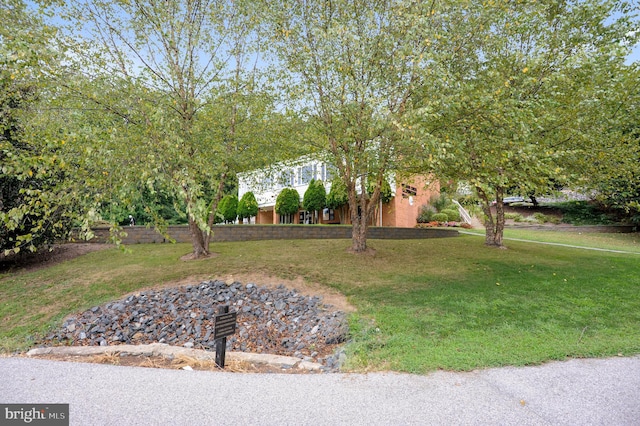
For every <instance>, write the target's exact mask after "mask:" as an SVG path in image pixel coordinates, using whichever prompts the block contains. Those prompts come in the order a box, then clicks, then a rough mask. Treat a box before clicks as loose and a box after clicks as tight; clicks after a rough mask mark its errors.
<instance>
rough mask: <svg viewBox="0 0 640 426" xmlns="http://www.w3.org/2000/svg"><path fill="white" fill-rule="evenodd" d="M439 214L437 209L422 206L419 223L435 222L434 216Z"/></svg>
mask: <svg viewBox="0 0 640 426" xmlns="http://www.w3.org/2000/svg"><path fill="white" fill-rule="evenodd" d="M435 213H437V211H436V209H435V208H434V207H432V206H428V205H425V206H422V208H421V209H420V214H419V215H418V223H429V222H431V221H432V220H433V215H434V214H435Z"/></svg>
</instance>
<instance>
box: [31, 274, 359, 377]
mask: <svg viewBox="0 0 640 426" xmlns="http://www.w3.org/2000/svg"><path fill="white" fill-rule="evenodd" d="M223 305H227V306H229V311H230V312H234V311H235V312H237V328H236V332H235V334H234V335H233V336H230V337H228V338H227V350H232V351H241V352H255V353H269V354H276V355H286V356H294V357H298V358H300V359H304V360H306V361H312V362H318V363H320V364H322V365H323V366H325V369H326V370H335V369H336V368H337V367H339V362H340V359H341V358H343V357H341V356H340V355H339V354H338V349H339V345H340V344H341V343H343V342H344V341H345V339H346V336H347V332H348V326H347V323H346V315H345V313H344V312H341V311H338V310H334V309H333V308H332V307H331V306H329V305H324V304H323V303H322V300H321V298H319V297H317V296H305V295H302V294H299V293H298V292H297V291H296V290H291V289H287V288H286V287H285V286H284V285H279V286H278V287H276V288H268V287H264V286H259V285H256V284H253V283H249V284H247V285H246V286H245V285H243V284H241V283H239V282H234V283H231V284H227V283H225V282H224V281H217V280H216V281H205V282H202V283H200V284H198V285H189V286H183V287H177V288H168V289H160V290H149V291H143V292H140V293H138V294H135V295H131V296H129V297H127V298H125V299H122V300H119V301H116V302H110V303H108V304H106V305H102V306H95V307H93V308H91V309H89V310H88V311H86V312H83V313H81V314H78V315H73V316H71V317H68V318H67V319H66V320H65V322H64V324H63V326H62V328H61V329H60V330H56V331H54V332H53V333H51V334H50V335H49V336H48V337H47V339H46V341H45V342H44V343H45V344H47V345H56V344H64V345H67V344H73V345H82V346H88V345H101V346H111V345H118V344H147V343H154V342H158V343H167V344H169V345H174V346H184V347H187V348H195V349H205V350H215V342H214V340H213V325H214V324H213V322H214V316H215V315H216V314H218V313H219V307H220V306H223Z"/></svg>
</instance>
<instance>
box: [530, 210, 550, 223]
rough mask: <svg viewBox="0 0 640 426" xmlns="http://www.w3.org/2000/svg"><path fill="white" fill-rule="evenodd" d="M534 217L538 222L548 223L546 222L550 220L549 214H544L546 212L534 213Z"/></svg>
mask: <svg viewBox="0 0 640 426" xmlns="http://www.w3.org/2000/svg"><path fill="white" fill-rule="evenodd" d="M533 218H534V219H535V220H536V222H538V223H546V222H548V220H547V215H546V214H544V213H540V212H536V213H534V214H533Z"/></svg>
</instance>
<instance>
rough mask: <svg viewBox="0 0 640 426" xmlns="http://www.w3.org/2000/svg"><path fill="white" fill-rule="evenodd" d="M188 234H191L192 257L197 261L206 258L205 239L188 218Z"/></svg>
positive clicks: (197, 227)
mask: <svg viewBox="0 0 640 426" xmlns="http://www.w3.org/2000/svg"><path fill="white" fill-rule="evenodd" d="M189 232H190V233H191V244H192V245H193V257H194V258H196V259H198V258H201V257H204V256H207V255H208V254H209V250H208V249H207V248H206V239H207V237H206V236H205V232H204V231H203V230H202V229H200V227H199V226H198V224H197V223H196V221H195V220H194V219H193V218H192V217H189Z"/></svg>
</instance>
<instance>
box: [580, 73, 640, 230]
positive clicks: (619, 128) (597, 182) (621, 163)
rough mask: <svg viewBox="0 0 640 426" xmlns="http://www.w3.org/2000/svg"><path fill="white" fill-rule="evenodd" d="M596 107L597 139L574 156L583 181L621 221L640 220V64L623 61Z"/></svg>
mask: <svg viewBox="0 0 640 426" xmlns="http://www.w3.org/2000/svg"><path fill="white" fill-rule="evenodd" d="M612 74H613V75H614V76H615V78H613V79H612V80H610V83H611V85H610V88H609V89H608V90H607V91H606V94H603V95H602V96H601V98H600V99H599V101H598V102H597V103H596V104H595V105H594V106H593V108H594V109H597V114H595V113H594V114H593V116H594V117H597V119H594V120H593V124H592V125H594V126H596V128H597V131H596V132H594V133H596V134H597V135H598V136H599V137H595V138H593V141H592V143H591V144H590V145H589V146H588V147H585V148H586V149H584V150H582V151H583V154H582V155H580V156H578V157H576V158H574V161H573V162H572V167H573V169H574V173H576V174H578V175H579V176H580V180H579V185H580V186H581V187H582V188H585V190H587V191H589V192H590V193H592V194H594V198H595V200H596V201H598V202H599V203H600V204H601V205H602V206H603V207H605V208H607V209H609V210H611V211H612V212H613V213H615V214H616V216H617V217H618V218H619V219H621V220H626V221H629V222H631V223H634V224H640V125H639V123H640V96H639V95H638V88H639V87H640V68H638V64H637V63H636V64H631V65H624V64H619V66H618V68H617V70H616V71H615V72H612Z"/></svg>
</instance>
